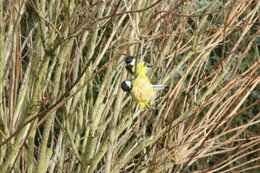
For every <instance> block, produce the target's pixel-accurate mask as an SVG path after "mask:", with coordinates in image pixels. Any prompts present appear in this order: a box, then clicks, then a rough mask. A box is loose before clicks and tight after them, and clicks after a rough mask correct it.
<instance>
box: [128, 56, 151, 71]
mask: <svg viewBox="0 0 260 173" xmlns="http://www.w3.org/2000/svg"><path fill="white" fill-rule="evenodd" d="M125 63H126V65H125V68H126V69H127V71H128V72H130V73H131V74H132V75H135V74H136V75H138V74H139V73H143V74H146V73H147V71H148V69H150V68H153V67H154V66H153V65H151V64H149V63H147V62H145V61H139V60H137V59H136V58H135V57H132V56H127V57H126V58H125Z"/></svg>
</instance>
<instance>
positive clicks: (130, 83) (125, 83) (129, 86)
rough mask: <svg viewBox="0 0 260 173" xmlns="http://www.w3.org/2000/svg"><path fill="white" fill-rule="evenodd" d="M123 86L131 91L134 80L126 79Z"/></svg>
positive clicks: (126, 90) (125, 89) (127, 90)
mask: <svg viewBox="0 0 260 173" xmlns="http://www.w3.org/2000/svg"><path fill="white" fill-rule="evenodd" d="M121 88H122V90H124V91H125V92H128V93H130V91H131V89H132V82H131V81H130V80H125V81H123V82H122V83H121Z"/></svg>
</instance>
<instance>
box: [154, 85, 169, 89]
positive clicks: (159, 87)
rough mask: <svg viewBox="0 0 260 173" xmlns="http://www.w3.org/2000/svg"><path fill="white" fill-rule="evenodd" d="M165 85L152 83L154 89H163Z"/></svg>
mask: <svg viewBox="0 0 260 173" xmlns="http://www.w3.org/2000/svg"><path fill="white" fill-rule="evenodd" d="M165 87H166V85H153V89H154V90H163V89H164V88H165Z"/></svg>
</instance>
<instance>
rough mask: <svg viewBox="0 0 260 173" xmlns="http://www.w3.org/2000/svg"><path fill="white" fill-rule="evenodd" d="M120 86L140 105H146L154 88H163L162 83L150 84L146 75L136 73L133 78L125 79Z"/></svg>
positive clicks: (153, 92) (151, 96)
mask: <svg viewBox="0 0 260 173" xmlns="http://www.w3.org/2000/svg"><path fill="white" fill-rule="evenodd" d="M121 88H122V89H123V90H124V91H126V92H128V93H130V95H131V97H132V99H133V100H134V101H135V102H136V103H138V104H140V105H141V106H142V107H144V106H148V103H149V102H150V101H151V99H152V98H153V96H154V94H155V90H161V89H164V88H165V86H164V85H152V84H151V82H150V80H149V78H148V77H147V76H146V75H140V74H139V75H138V76H137V77H136V78H135V79H133V80H125V81H123V82H122V84H121Z"/></svg>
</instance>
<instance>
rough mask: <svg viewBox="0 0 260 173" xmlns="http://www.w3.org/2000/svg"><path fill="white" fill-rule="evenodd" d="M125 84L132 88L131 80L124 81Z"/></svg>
mask: <svg viewBox="0 0 260 173" xmlns="http://www.w3.org/2000/svg"><path fill="white" fill-rule="evenodd" d="M125 83H126V85H127V86H128V87H129V88H132V82H131V81H129V80H128V81H125Z"/></svg>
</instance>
